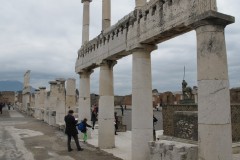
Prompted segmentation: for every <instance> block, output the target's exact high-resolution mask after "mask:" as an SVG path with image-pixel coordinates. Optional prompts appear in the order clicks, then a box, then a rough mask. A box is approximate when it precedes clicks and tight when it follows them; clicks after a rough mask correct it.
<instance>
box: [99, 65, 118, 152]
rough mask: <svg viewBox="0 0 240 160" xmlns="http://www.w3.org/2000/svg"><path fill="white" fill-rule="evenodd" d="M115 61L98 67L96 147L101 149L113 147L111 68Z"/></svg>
mask: <svg viewBox="0 0 240 160" xmlns="http://www.w3.org/2000/svg"><path fill="white" fill-rule="evenodd" d="M115 64H116V61H104V62H103V63H102V64H101V65H100V77H99V78H100V80H99V81H100V84H99V94H100V99H99V115H98V124H99V130H98V136H99V137H98V146H99V147H100V148H101V149H107V148H113V147H115V137H114V132H115V127H114V92H113V66H114V65H115Z"/></svg>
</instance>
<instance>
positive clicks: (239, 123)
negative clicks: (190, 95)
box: [162, 105, 240, 142]
mask: <svg viewBox="0 0 240 160" xmlns="http://www.w3.org/2000/svg"><path fill="white" fill-rule="evenodd" d="M179 111H184V112H186V111H197V105H171V106H170V105H169V106H163V109H162V115H163V130H164V132H163V134H164V135H167V136H174V135H175V136H178V137H179V138H186V139H190V140H197V139H196V138H197V136H196V134H194V133H193V134H192V136H194V137H189V136H186V137H184V136H182V135H183V134H184V133H183V134H182V135H176V134H174V131H175V132H176V131H178V130H183V129H182V128H180V127H183V126H181V125H176V124H175V123H174V120H175V122H179V118H177V117H174V116H179V115H178V114H176V112H179ZM181 116H182V119H183V120H185V122H186V123H188V124H187V125H188V126H185V127H186V130H187V129H189V125H191V124H195V125H197V124H198V123H197V118H196V117H195V116H196V115H195V114H192V115H191V116H190V117H191V118H190V119H188V120H187V118H189V116H186V115H181ZM184 116H185V117H184ZM220 116H221V115H220ZM176 119H178V120H176ZM231 121H232V141H233V142H239V141H240V134H239V133H240V105H231ZM174 127H175V128H174ZM177 127H178V128H177ZM197 127H198V126H194V128H192V131H195V132H196V131H197ZM185 133H186V132H185Z"/></svg>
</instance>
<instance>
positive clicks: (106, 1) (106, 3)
mask: <svg viewBox="0 0 240 160" xmlns="http://www.w3.org/2000/svg"><path fill="white" fill-rule="evenodd" d="M102 3H103V4H102V30H104V29H106V28H108V27H110V26H111V0H103V1H102Z"/></svg>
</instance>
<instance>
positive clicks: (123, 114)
mask: <svg viewBox="0 0 240 160" xmlns="http://www.w3.org/2000/svg"><path fill="white" fill-rule="evenodd" d="M120 107H121V111H122V116H123V115H124V109H123V106H122V105H120Z"/></svg>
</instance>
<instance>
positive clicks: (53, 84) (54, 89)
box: [49, 81, 58, 126]
mask: <svg viewBox="0 0 240 160" xmlns="http://www.w3.org/2000/svg"><path fill="white" fill-rule="evenodd" d="M49 84H50V97H49V125H52V126H55V125H56V108H57V107H56V106H57V95H58V86H57V81H50V82H49Z"/></svg>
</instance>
